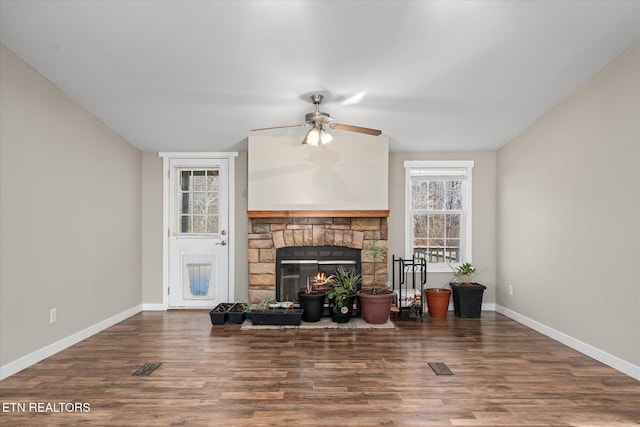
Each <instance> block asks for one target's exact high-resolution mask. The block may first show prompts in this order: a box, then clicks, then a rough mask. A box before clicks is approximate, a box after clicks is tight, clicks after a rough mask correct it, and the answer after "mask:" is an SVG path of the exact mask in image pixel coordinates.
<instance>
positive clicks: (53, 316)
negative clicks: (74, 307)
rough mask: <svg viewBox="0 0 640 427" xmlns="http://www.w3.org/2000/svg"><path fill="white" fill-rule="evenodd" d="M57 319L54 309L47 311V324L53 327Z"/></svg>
mask: <svg viewBox="0 0 640 427" xmlns="http://www.w3.org/2000/svg"><path fill="white" fill-rule="evenodd" d="M57 317H58V313H57V312H56V309H55V308H52V309H51V310H49V324H50V325H53V324H54V323H56V321H57V320H58V319H57Z"/></svg>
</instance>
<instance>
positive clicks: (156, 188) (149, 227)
mask: <svg viewBox="0 0 640 427" xmlns="http://www.w3.org/2000/svg"><path fill="white" fill-rule="evenodd" d="M162 296H163V295H162V159H161V158H160V156H158V153H148V152H145V153H142V302H143V303H144V304H145V305H147V307H148V305H150V304H153V305H156V306H155V307H152V308H156V309H160V308H161V307H160V306H161V305H162Z"/></svg>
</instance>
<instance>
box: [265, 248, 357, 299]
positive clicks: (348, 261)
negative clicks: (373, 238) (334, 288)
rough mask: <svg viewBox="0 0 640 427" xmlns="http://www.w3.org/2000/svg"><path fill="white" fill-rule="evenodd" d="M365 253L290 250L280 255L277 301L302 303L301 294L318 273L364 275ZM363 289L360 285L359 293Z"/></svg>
mask: <svg viewBox="0 0 640 427" xmlns="http://www.w3.org/2000/svg"><path fill="white" fill-rule="evenodd" d="M360 253H361V250H360V249H353V248H346V247H339V246H301V247H296V246H290V247H285V248H280V249H278V250H277V252H276V299H277V300H278V301H284V300H289V301H294V302H295V303H296V304H297V303H298V292H300V291H302V290H304V289H305V286H306V284H307V280H309V281H311V282H313V280H314V278H315V277H316V275H317V274H318V273H322V274H325V275H326V276H330V275H332V274H334V273H335V272H336V270H337V269H338V267H340V266H342V267H343V268H346V269H347V270H351V271H357V272H361V254H360ZM360 286H361V285H358V289H359V288H360Z"/></svg>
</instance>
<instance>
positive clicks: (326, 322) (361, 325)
mask: <svg viewBox="0 0 640 427" xmlns="http://www.w3.org/2000/svg"><path fill="white" fill-rule="evenodd" d="M395 328H396V325H394V324H393V322H392V321H391V320H390V319H389V320H387V323H382V324H379V325H374V324H371V323H367V322H365V321H364V319H361V318H352V319H351V320H349V321H348V322H347V323H336V322H334V321H332V320H331V318H330V317H323V318H321V319H320V321H319V322H305V321H304V320H303V321H301V322H300V326H295V325H254V324H253V323H251V320H245V321H244V323H243V324H242V326H241V327H240V330H241V331H248V330H260V329H395Z"/></svg>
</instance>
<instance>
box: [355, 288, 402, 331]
mask: <svg viewBox="0 0 640 427" xmlns="http://www.w3.org/2000/svg"><path fill="white" fill-rule="evenodd" d="M357 295H358V298H360V309H361V310H362V318H363V319H364V321H365V322H367V323H372V324H382V323H387V320H389V313H391V303H392V302H393V298H394V297H395V296H396V294H395V292H393V291H392V290H391V289H389V287H388V286H373V287H370V288H366V289H362V290H360V291H359V292H358V294H357Z"/></svg>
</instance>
